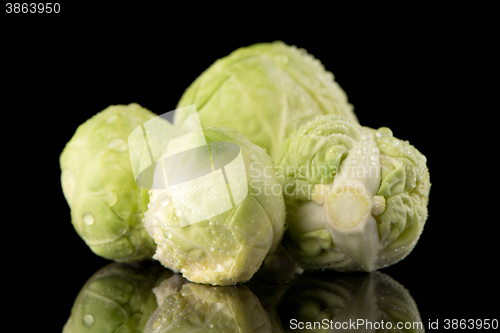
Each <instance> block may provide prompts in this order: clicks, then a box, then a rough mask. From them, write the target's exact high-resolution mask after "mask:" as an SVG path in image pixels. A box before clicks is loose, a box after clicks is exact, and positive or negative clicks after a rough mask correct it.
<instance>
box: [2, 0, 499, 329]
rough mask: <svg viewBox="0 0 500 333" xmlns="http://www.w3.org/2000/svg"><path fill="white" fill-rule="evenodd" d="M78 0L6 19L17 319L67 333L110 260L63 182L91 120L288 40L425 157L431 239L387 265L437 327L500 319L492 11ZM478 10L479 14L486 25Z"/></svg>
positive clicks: (10, 232) (160, 106)
mask: <svg viewBox="0 0 500 333" xmlns="http://www.w3.org/2000/svg"><path fill="white" fill-rule="evenodd" d="M284 5H285V4H282V6H284ZM71 6H72V7H71V8H68V7H66V6H65V5H62V12H61V14H60V15H58V16H56V15H52V16H50V15H48V14H40V15H38V14H29V15H28V14H25V15H24V16H23V15H22V14H17V16H15V15H7V14H5V13H4V12H2V16H1V19H2V24H3V27H2V29H3V30H2V34H1V35H0V37H1V40H2V44H1V54H0V57H1V58H0V59H1V68H2V74H1V76H0V80H1V82H2V88H1V101H0V110H1V111H2V113H1V114H2V119H3V122H2V124H3V140H2V141H3V144H4V146H3V148H4V149H3V151H4V153H5V155H4V157H3V158H2V160H3V163H2V164H3V168H2V174H3V179H4V181H5V184H6V186H5V187H4V191H5V195H4V196H3V198H4V200H3V202H4V205H3V214H4V226H5V227H4V228H2V229H1V230H2V236H3V237H2V240H3V241H2V253H3V257H4V263H3V265H2V274H1V279H0V286H1V288H2V290H4V291H6V292H13V294H12V295H13V296H12V297H11V296H7V298H4V299H3V301H4V303H6V307H7V308H9V310H8V311H9V314H10V313H12V316H14V317H13V319H11V320H12V322H13V323H16V325H18V324H21V323H24V324H23V325H28V327H33V325H36V326H37V327H40V326H39V325H42V324H43V326H44V327H45V328H46V329H50V330H51V331H52V330H53V331H56V332H57V331H60V330H61V329H62V326H63V324H64V323H65V321H66V320H67V318H68V316H69V314H70V309H71V306H72V304H73V301H74V299H75V297H76V295H77V293H78V291H79V290H80V288H81V287H82V286H83V284H84V283H85V281H86V280H87V279H88V278H89V277H90V276H91V275H92V274H93V273H94V272H95V271H97V270H98V269H99V268H101V267H102V266H104V265H105V264H107V263H108V262H109V261H107V260H105V259H102V258H99V257H97V256H96V255H94V254H93V253H92V252H91V251H90V250H89V249H88V248H87V246H86V245H85V244H84V242H83V241H82V240H81V239H80V238H79V237H78V236H77V234H76V232H75V231H74V229H73V226H72V225H71V222H70V214H69V208H68V206H67V204H66V201H65V199H64V197H63V194H62V190H61V186H60V179H59V177H60V169H59V160H58V159H59V155H60V153H61V151H62V149H63V148H64V145H65V143H66V142H67V141H68V140H69V139H70V138H71V137H72V135H73V133H74V131H75V130H76V128H77V127H78V125H80V124H81V123H83V122H84V121H85V120H87V119H88V118H89V117H91V116H92V115H94V114H95V113H97V112H99V111H101V110H102V109H104V108H106V107H107V106H109V105H112V104H128V103H131V102H136V103H139V104H140V105H142V106H144V107H146V108H148V109H150V110H151V111H153V112H155V113H157V114H161V113H164V112H167V111H170V110H173V109H175V107H176V104H177V101H178V100H179V98H180V96H181V94H182V92H183V91H184V90H185V89H186V88H187V87H188V86H189V84H190V83H191V82H192V81H193V80H194V79H195V78H196V77H197V76H198V75H199V74H201V72H202V71H203V70H205V69H206V68H207V67H208V66H210V65H211V64H212V63H213V62H214V61H215V60H216V59H218V58H221V57H224V56H225V55H227V54H229V53H230V52H231V51H233V50H235V49H237V48H238V47H242V46H247V45H250V44H253V43H257V42H272V41H274V40H282V41H284V42H285V43H287V44H292V45H296V46H298V47H302V48H305V49H306V50H307V51H308V52H309V53H311V54H313V55H314V56H315V57H316V58H318V59H320V60H321V61H322V63H323V64H324V65H325V67H326V69H327V70H329V71H331V72H333V73H334V75H335V79H336V81H337V82H338V83H339V84H340V85H341V86H342V88H343V89H344V90H345V91H346V93H347V95H348V97H349V101H350V102H351V103H352V104H353V105H354V107H355V112H356V115H357V116H358V119H359V120H360V123H361V124H362V125H365V126H369V127H375V128H377V127H380V126H387V127H389V128H391V129H392V130H393V133H394V135H395V136H396V137H398V138H401V139H404V140H409V142H410V143H411V144H413V145H414V146H416V147H417V148H418V149H419V150H420V151H421V152H422V153H423V154H424V155H426V156H427V160H428V167H429V170H430V176H431V183H432V187H431V192H430V202H429V218H428V220H427V223H426V226H425V228H424V232H423V234H422V236H421V238H420V240H419V242H418V244H417V246H416V248H415V249H414V251H413V252H412V253H411V254H410V255H409V256H408V257H407V258H406V259H404V260H403V261H401V262H400V263H398V264H396V265H394V266H391V267H388V268H386V269H383V270H382V271H383V272H385V273H386V274H388V275H389V276H391V277H392V278H394V279H395V280H396V281H398V282H399V283H401V284H402V285H403V286H405V287H406V288H407V289H409V291H410V293H411V295H412V296H413V298H414V299H415V301H416V303H417V305H418V308H419V310H420V314H421V317H422V320H423V322H424V324H425V325H426V327H427V323H428V321H429V320H431V321H435V320H436V319H439V321H440V323H441V324H440V325H442V323H443V320H444V319H446V318H449V319H453V318H456V319H486V318H489V319H494V318H496V319H500V318H499V315H498V312H497V310H498V306H497V305H495V304H497V303H498V299H499V296H500V293H499V288H498V282H497V281H498V276H499V269H498V262H499V260H498V253H499V251H498V247H497V244H498V242H499V237H498V236H497V235H498V231H497V230H498V228H497V227H496V225H497V224H498V217H497V215H498V213H496V209H497V207H498V206H499V205H498V203H497V201H498V200H497V199H496V193H498V190H497V183H498V177H497V176H496V175H497V172H496V166H495V164H497V163H496V162H495V159H494V157H495V154H496V148H495V146H496V144H497V142H498V140H493V139H489V137H488V135H489V134H490V130H487V129H486V128H487V127H486V125H487V124H488V123H492V122H495V120H494V118H492V115H493V114H494V112H493V111H494V110H495V107H493V109H491V108H490V109H488V108H485V107H484V106H482V105H481V102H482V100H483V99H486V98H487V97H488V95H489V94H491V93H493V89H487V88H488V84H485V81H484V80H485V78H488V77H491V76H493V74H490V71H491V67H489V66H488V65H487V63H486V59H487V57H488V55H489V53H490V51H489V45H490V43H491V42H492V40H489V39H488V38H487V34H486V32H487V31H488V20H487V19H484V20H483V19H482V16H481V15H483V14H484V13H485V12H486V11H487V10H484V11H480V13H479V14H476V13H475V12H468V11H467V9H466V8H465V10H463V11H457V10H453V11H450V10H446V11H445V10H443V11H440V10H437V9H436V8H427V9H425V10H417V9H416V8H379V7H377V8H357V9H356V10H355V11H353V10H352V9H351V10H344V9H341V8H337V7H335V8H334V9H322V8H320V7H319V5H317V4H316V5H314V6H313V4H302V6H304V7H303V8H296V9H292V10H289V11H286V12H274V11H273V12H272V11H270V10H269V9H268V8H267V7H266V6H263V5H259V6H258V5H252V6H249V7H248V8H224V10H229V12H227V11H223V9H222V8H221V9H220V11H219V10H217V9H216V8H215V9H216V10H215V11H214V12H212V11H210V12H208V11H207V9H206V8H200V7H195V5H194V4H193V7H192V8H189V9H183V10H180V9H176V8H167V7H165V8H153V7H148V6H146V5H144V6H143V5H140V6H138V7H139V8H137V7H123V6H121V7H120V8H119V9H117V8H115V7H111V8H102V7H100V8H91V7H89V6H87V7H85V8H83V7H78V6H76V5H71ZM309 7H310V8H309ZM212 9H214V8H212ZM389 9H390V10H389ZM2 11H3V9H2ZM249 13H250V14H251V15H243V14H249ZM30 15H31V16H30ZM36 15H38V16H36ZM471 17H473V18H479V19H480V20H479V21H480V22H479V23H475V24H474V28H472V24H471V22H470V20H469V19H470V18H471ZM465 18H467V19H465ZM493 82H494V81H493ZM496 109H498V107H496ZM492 134H495V133H494V132H493V133H492ZM483 148H490V149H489V153H485V152H483V150H482V149H483ZM27 318H30V320H27ZM441 327H442V326H441ZM427 328H428V327H427ZM21 331H23V330H21ZM26 331H30V330H29V329H27V330H26Z"/></svg>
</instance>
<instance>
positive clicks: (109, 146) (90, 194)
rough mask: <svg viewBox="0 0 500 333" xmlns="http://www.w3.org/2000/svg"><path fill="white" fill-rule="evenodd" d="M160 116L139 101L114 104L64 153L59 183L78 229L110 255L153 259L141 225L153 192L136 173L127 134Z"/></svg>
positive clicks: (83, 127)
mask: <svg viewBox="0 0 500 333" xmlns="http://www.w3.org/2000/svg"><path fill="white" fill-rule="evenodd" d="M155 116H156V115H155V114H154V113H152V112H150V111H148V110H146V109H144V108H142V107H140V106H139V105H137V104H130V105H128V106H125V105H117V106H110V107H108V108H107V109H105V110H104V111H102V112H100V113H98V114H96V115H95V116H93V117H92V118H90V119H89V120H87V121H86V122H85V123H83V124H82V125H80V126H79V127H78V129H77V130H76V132H75V134H74V136H73V137H72V138H71V140H70V141H69V142H68V143H67V144H66V147H65V148H64V150H63V152H62V154H61V157H60V165H61V171H62V173H61V183H62V188H63V192H64V196H65V197H66V200H67V201H68V204H69V206H70V208H71V219H72V223H73V226H74V227H75V229H76V231H77V232H78V234H79V235H80V237H82V238H83V240H84V241H85V242H86V243H87V245H88V246H89V247H90V249H91V250H92V251H93V252H94V253H96V254H98V255H100V256H102V257H104V258H107V259H112V260H116V261H121V262H130V261H135V260H142V259H145V258H151V256H152V255H153V253H154V248H155V246H154V242H153V240H152V239H151V238H150V237H149V235H148V234H147V232H146V230H145V229H144V226H143V224H142V217H143V212H144V211H145V210H146V209H145V208H146V205H147V203H148V200H149V197H148V193H147V190H144V189H141V188H139V187H137V185H136V183H135V179H134V175H133V173H132V169H131V165H130V159H129V150H128V144H127V140H128V136H129V134H130V133H131V132H132V130H133V129H134V128H136V127H137V126H139V125H141V124H142V123H143V122H145V121H147V120H149V119H152V118H153V117H155Z"/></svg>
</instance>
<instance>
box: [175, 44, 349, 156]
mask: <svg viewBox="0 0 500 333" xmlns="http://www.w3.org/2000/svg"><path fill="white" fill-rule="evenodd" d="M191 104H196V107H197V109H198V111H199V116H200V120H201V124H202V125H203V126H222V127H227V128H232V129H235V130H237V131H239V132H240V133H242V134H243V135H244V136H245V137H247V138H248V139H249V140H250V141H251V142H253V143H254V144H256V145H259V146H261V147H263V148H265V149H267V151H268V153H269V155H270V156H271V157H272V158H273V159H274V158H275V157H276V155H277V153H278V149H279V147H280V146H281V144H282V143H283V140H284V139H285V138H286V137H287V136H288V135H289V134H290V133H292V132H293V131H295V130H296V129H297V128H298V127H299V126H300V125H302V124H304V123H306V122H308V121H309V120H312V119H313V118H314V117H315V116H317V115H321V114H338V115H342V116H345V117H348V118H349V119H351V120H352V121H357V119H356V116H355V115H354V112H353V111H352V105H350V104H349V103H348V102H347V97H346V95H345V93H344V91H343V90H342V88H340V87H339V85H338V84H337V83H336V82H335V81H334V78H333V75H332V74H331V73H330V72H327V71H325V68H324V67H323V65H322V64H321V63H320V62H319V61H318V60H316V59H314V57H312V56H311V55H308V54H306V52H305V51H304V50H302V49H297V48H296V47H294V46H288V45H285V44H284V43H282V42H275V43H260V44H255V45H252V46H249V47H244V48H240V49H238V50H236V51H234V52H233V53H231V54H230V55H228V56H227V57H224V58H222V59H219V60H217V61H216V62H215V63H214V64H213V65H212V66H210V68H208V69H207V70H206V71H205V72H204V73H202V74H201V75H200V76H199V77H198V78H197V79H196V80H195V81H194V82H193V84H192V85H191V86H190V87H189V88H188V89H187V90H186V91H185V92H184V95H183V96H182V98H181V100H180V101H179V104H178V106H177V107H178V108H180V107H183V106H187V105H191ZM189 117H190V115H188V114H186V113H183V112H179V113H177V114H176V116H175V120H174V123H175V124H176V125H179V126H181V127H185V126H187V124H189V122H190V121H189V119H187V118H189Z"/></svg>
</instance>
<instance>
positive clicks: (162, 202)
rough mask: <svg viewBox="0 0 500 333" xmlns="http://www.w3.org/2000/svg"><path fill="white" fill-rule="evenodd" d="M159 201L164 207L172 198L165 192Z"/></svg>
mask: <svg viewBox="0 0 500 333" xmlns="http://www.w3.org/2000/svg"><path fill="white" fill-rule="evenodd" d="M158 202H159V203H160V205H161V206H162V207H167V206H168V204H169V203H170V199H169V197H168V194H167V193H163V194H162V195H160V197H158Z"/></svg>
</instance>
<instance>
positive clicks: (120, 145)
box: [108, 139, 128, 152]
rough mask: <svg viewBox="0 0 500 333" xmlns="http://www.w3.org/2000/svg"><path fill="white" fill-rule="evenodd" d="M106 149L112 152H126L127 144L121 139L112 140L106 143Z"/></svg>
mask: <svg viewBox="0 0 500 333" xmlns="http://www.w3.org/2000/svg"><path fill="white" fill-rule="evenodd" d="M108 148H109V149H112V150H114V151H118V152H123V151H126V150H127V148H128V144H127V142H125V140H123V139H113V140H111V141H110V142H109V143H108Z"/></svg>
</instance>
